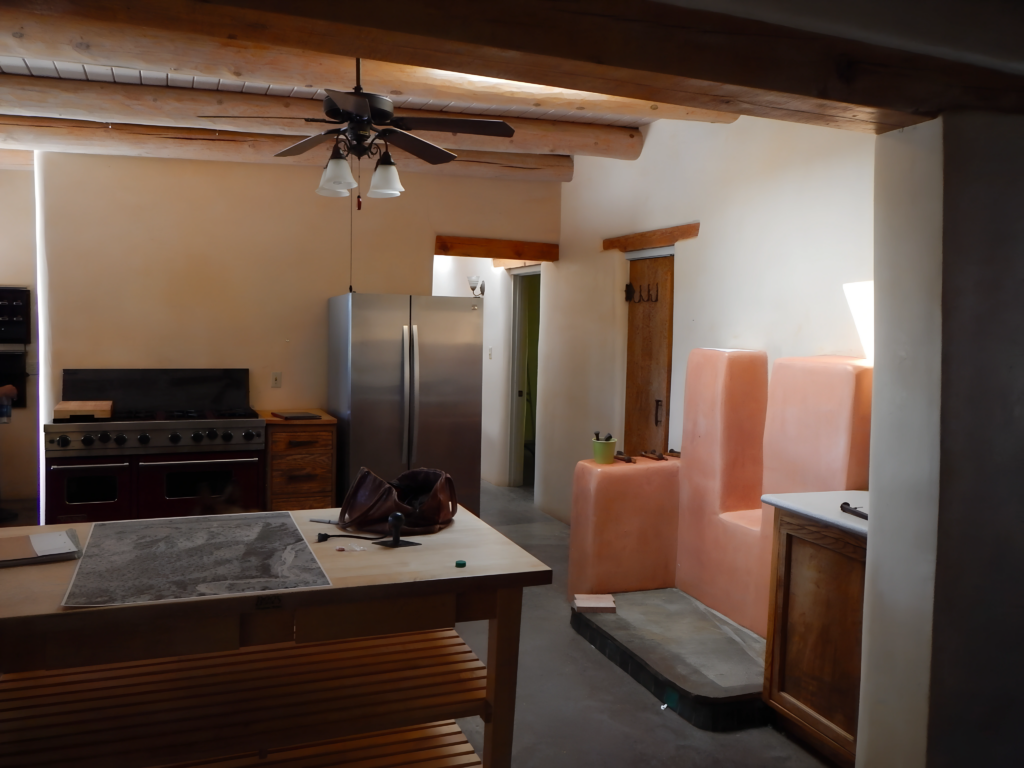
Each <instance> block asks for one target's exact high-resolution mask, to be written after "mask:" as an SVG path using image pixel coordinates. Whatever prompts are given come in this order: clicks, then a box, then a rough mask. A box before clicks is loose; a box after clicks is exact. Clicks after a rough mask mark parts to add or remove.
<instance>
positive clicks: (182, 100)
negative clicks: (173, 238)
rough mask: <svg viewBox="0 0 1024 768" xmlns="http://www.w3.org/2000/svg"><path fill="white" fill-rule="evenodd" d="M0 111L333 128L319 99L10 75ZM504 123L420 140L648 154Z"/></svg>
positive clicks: (624, 131)
mask: <svg viewBox="0 0 1024 768" xmlns="http://www.w3.org/2000/svg"><path fill="white" fill-rule="evenodd" d="M0 114H4V115H17V116H22V117H51V118H60V119H71V120H91V121H95V122H106V123H131V124H137V125H159V126H167V127H171V128H207V129H211V130H219V131H237V132H241V133H268V134H275V135H295V136H310V135H312V134H314V133H319V132H320V131H323V130H326V129H327V128H330V127H331V126H329V125H325V124H323V123H306V122H304V121H303V120H302V119H301V118H318V119H322V118H323V117H324V113H323V108H322V104H321V101H320V100H319V99H312V100H310V99H290V98H283V97H275V96H259V95H256V94H251V93H233V92H229V91H205V90H197V89H191V88H168V87H160V86H147V85H126V84H122V83H94V82H88V81H81V80H58V79H55V78H45V77H24V76H20V75H3V74H0ZM397 114H399V115H417V116H421V117H460V115H458V114H455V115H452V114H448V113H437V112H426V111H420V110H402V109H399V110H397ZM202 115H233V116H238V118H239V119H234V120H233V119H230V118H229V119H212V118H207V117H202ZM264 115H267V116H268V117H263V116H264ZM280 116H285V119H275V118H279V117H280ZM467 117H469V115H467ZM256 118H258V119H256ZM296 118H299V119H296ZM501 119H503V120H505V121H506V122H508V123H509V125H511V126H512V127H513V128H514V129H515V136H513V137H511V138H501V137H497V136H472V135H469V134H465V133H447V132H446V133H440V132H433V131H416V135H417V136H420V137H422V138H424V139H426V140H427V141H430V142H433V143H435V144H438V145H440V146H443V147H447V148H448V149H452V150H456V151H458V150H466V149H469V150H477V151H484V152H516V153H526V154H553V155H590V156H593V157H610V158H615V159H619V160H635V159H636V158H638V157H639V156H640V152H641V150H642V149H643V136H642V134H641V133H640V131H639V130H637V129H636V128H618V127H612V126H608V125H587V124H583V123H567V122H557V121H554V120H524V119H518V118H511V117H503V118H501Z"/></svg>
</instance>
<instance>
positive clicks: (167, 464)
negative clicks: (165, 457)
mask: <svg viewBox="0 0 1024 768" xmlns="http://www.w3.org/2000/svg"><path fill="white" fill-rule="evenodd" d="M244 461H259V459H256V458H253V459H201V460H199V461H140V462H139V466H140V467H180V466H181V465H182V464H241V463H242V462H244Z"/></svg>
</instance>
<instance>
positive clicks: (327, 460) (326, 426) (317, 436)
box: [259, 408, 338, 511]
mask: <svg viewBox="0 0 1024 768" xmlns="http://www.w3.org/2000/svg"><path fill="white" fill-rule="evenodd" d="M289 410H291V409H289ZM302 410H304V411H305V412H307V413H315V414H318V415H319V416H320V417H321V418H320V419H315V420H309V421H288V420H285V419H280V418H277V417H276V416H273V415H272V413H271V411H259V415H260V418H261V419H266V422H267V440H266V445H267V509H268V510H271V511H277V510H296V509H328V508H331V507H334V506H336V504H335V498H334V494H335V488H334V485H335V477H336V471H335V462H336V446H337V430H338V420H337V419H335V418H334V417H333V416H331V415H330V414H328V413H327V412H326V411H322V410H320V409H318V408H305V409H302ZM280 412H283V411H279V413H280Z"/></svg>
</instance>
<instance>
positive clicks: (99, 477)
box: [46, 457, 135, 525]
mask: <svg viewBox="0 0 1024 768" xmlns="http://www.w3.org/2000/svg"><path fill="white" fill-rule="evenodd" d="M134 496H135V494H134V488H133V484H132V471H131V465H130V464H129V461H128V458H127V457H116V458H108V457H103V458H89V459H84V458H82V459H76V458H67V459H46V523H47V524H48V525H55V524H62V523H97V522H102V521H107V520H128V519H131V518H132V517H134V510H135V498H134Z"/></svg>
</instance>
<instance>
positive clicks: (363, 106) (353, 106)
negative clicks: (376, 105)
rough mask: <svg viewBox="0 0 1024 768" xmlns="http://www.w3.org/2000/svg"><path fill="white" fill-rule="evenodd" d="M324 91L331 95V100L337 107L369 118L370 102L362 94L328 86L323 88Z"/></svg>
mask: <svg viewBox="0 0 1024 768" xmlns="http://www.w3.org/2000/svg"><path fill="white" fill-rule="evenodd" d="M324 91H325V93H326V94H327V95H328V96H330V97H331V101H333V102H334V104H335V106H337V107H338V109H343V110H345V111H346V112H351V113H352V114H353V115H358V116H359V117H365V118H367V119H369V117H370V102H368V101H367V100H366V99H365V98H364V97H363V96H359V95H357V94H354V93H344V92H343V91H332V90H330V89H329V88H325V89H324Z"/></svg>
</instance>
